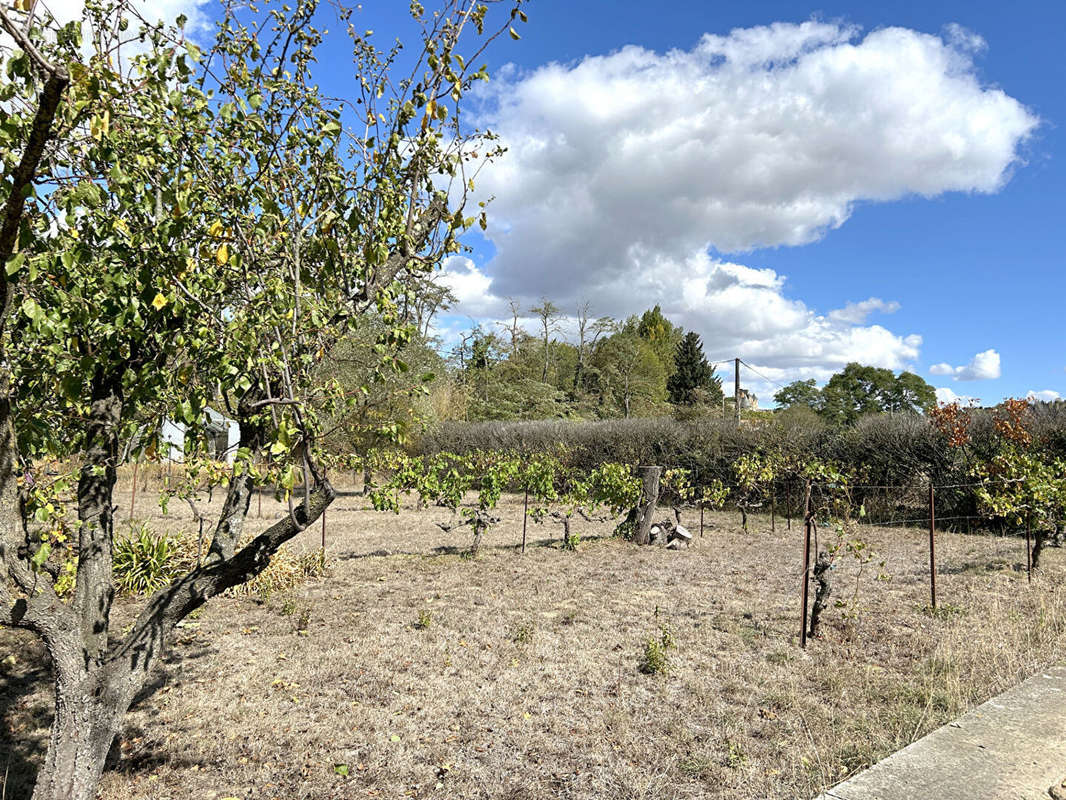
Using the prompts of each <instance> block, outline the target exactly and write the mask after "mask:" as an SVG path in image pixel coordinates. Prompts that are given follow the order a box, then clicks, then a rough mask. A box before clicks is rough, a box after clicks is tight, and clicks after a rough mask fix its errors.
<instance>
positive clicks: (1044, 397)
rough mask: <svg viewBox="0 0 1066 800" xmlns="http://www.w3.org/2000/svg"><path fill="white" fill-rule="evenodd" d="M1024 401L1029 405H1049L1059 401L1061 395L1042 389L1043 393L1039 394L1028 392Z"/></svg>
mask: <svg viewBox="0 0 1066 800" xmlns="http://www.w3.org/2000/svg"><path fill="white" fill-rule="evenodd" d="M1025 399H1026V400H1028V401H1029V402H1030V403H1034V402H1039V403H1051V402H1054V401H1055V400H1061V399H1062V395H1060V394H1059V393H1058V392H1056V391H1054V390H1052V389H1044V390H1043V391H1039V392H1029V394H1027V395H1026V396H1025Z"/></svg>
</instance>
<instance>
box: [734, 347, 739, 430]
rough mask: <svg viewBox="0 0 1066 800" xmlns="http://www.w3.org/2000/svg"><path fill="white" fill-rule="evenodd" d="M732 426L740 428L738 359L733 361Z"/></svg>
mask: <svg viewBox="0 0 1066 800" xmlns="http://www.w3.org/2000/svg"><path fill="white" fill-rule="evenodd" d="M733 364H734V369H733V406H734V407H733V424H734V425H736V426H737V427H738V428H739V427H740V359H739V358H736V359H733Z"/></svg>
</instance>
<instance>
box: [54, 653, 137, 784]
mask: <svg viewBox="0 0 1066 800" xmlns="http://www.w3.org/2000/svg"><path fill="white" fill-rule="evenodd" d="M54 669H55V673H56V678H55V694H56V697H55V717H54V718H53V720H52V733H51V738H50V740H49V743H48V752H47V754H46V755H45V760H44V763H43V764H41V767H40V769H39V771H38V778H37V785H36V787H35V788H34V791H33V800H92V798H94V797H96V788H97V784H98V782H99V780H100V775H101V774H102V773H103V769H104V764H105V762H106V760H107V753H108V751H109V750H110V749H111V743H112V742H113V741H114V739H115V736H116V734H117V733H118V729H119V725H120V724H121V720H122V717H123V716H124V715H125V713H126V711H127V709H128V708H129V704H130V700H129V699H126V698H123V697H115V696H114V695H113V693H112V692H111V691H109V687H107V686H106V685H104V684H102V683H101V681H100V680H99V678H98V677H97V676H95V675H94V674H92V673H90V672H88V671H86V670H84V669H82V668H81V667H80V666H79V665H76V664H65V665H62V666H61V665H60V664H59V663H58V662H57V663H56V664H55V666H54Z"/></svg>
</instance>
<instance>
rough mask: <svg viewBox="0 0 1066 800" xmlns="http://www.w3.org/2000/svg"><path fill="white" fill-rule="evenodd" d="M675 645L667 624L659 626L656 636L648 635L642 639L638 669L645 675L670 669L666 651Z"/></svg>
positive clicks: (657, 673) (659, 673) (658, 673)
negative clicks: (642, 648)
mask: <svg viewBox="0 0 1066 800" xmlns="http://www.w3.org/2000/svg"><path fill="white" fill-rule="evenodd" d="M675 647H677V641H676V640H675V639H674V634H673V631H672V630H670V626H669V625H660V626H659V635H658V636H649V637H648V638H647V639H646V640H645V641H644V655H643V657H642V658H641V660H640V667H639V669H640V671H641V672H643V673H644V674H645V675H661V674H663V673H665V672H668V671H669V669H670V657H669V653H668V651H669V650H671V649H673V648H675Z"/></svg>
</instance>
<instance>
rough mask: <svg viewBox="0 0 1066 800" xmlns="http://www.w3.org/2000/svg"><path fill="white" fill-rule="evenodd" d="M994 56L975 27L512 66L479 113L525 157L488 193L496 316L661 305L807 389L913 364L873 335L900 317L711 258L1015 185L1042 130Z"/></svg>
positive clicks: (912, 346)
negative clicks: (984, 58)
mask: <svg viewBox="0 0 1066 800" xmlns="http://www.w3.org/2000/svg"><path fill="white" fill-rule="evenodd" d="M982 47H983V43H982V42H981V40H980V37H977V36H976V35H974V34H970V33H968V32H966V31H965V30H963V29H962V28H958V27H952V28H949V29H947V30H946V32H945V34H944V36H943V37H940V36H934V35H929V34H925V33H919V32H916V31H913V30H907V29H902V28H885V29H881V30H877V31H873V32H871V33H869V34H866V35H865V36H863V35H861V34H860V32H859V31H858V30H857V29H856V28H853V27H848V26H843V25H836V24H827V23H820V22H806V23H803V24H799V25H796V24H786V23H777V24H774V25H770V26H765V27H758V28H750V29H745V30H735V31H733V32H731V33H729V34H728V35H724V36H714V35H705V36H704V37H703V38H702V39H701V40H700V41H699V43H698V44H697V45H696V46H694V47H693V48H692V49H689V50H671V51H669V52H665V53H658V52H653V51H651V50H647V49H644V48H641V47H636V46H629V47H624V48H622V49H621V50H618V51H616V52H613V53H611V54H608V55H600V56H589V57H586V58H584V59H581V60H580V61H577V62H574V63H568V64H560V63H551V64H547V65H544V66H542V67H539V68H537V69H534V70H531V71H525V72H523V71H519V70H518V69H515V68H511V69H509V70H504V71H503V73H502V74H501V75H498V76H496V79H495V80H494V81H493V83H491V84H489V85H488V88H487V89H486V90H485V92H484V94H483V96H482V98H481V99H482V101H483V105H482V107H481V108H480V109H479V115H480V118H479V120H478V121H479V123H482V124H484V125H486V126H488V127H491V128H492V129H493V131H494V132H496V133H497V134H499V136H500V137H501V141H502V143H503V144H504V145H505V146H506V147H507V148H508V152H507V154H506V156H505V157H503V158H502V159H500V160H499V161H498V162H496V163H495V164H493V165H491V167H489V168H488V169H486V170H485V171H484V172H483V173H482V175H481V177H480V178H479V187H478V191H479V193H483V195H484V196H486V197H487V196H493V197H494V198H495V199H494V201H493V203H492V204H491V206H490V213H489V227H488V230H487V232H486V236H487V238H488V239H489V240H490V242H491V244H492V245H493V246H494V248H495V255H494V256H493V258H492V259H491V260H490V261H489V262H488V263H487V264H481V265H479V267H478V271H479V275H481V276H484V277H486V278H487V279H488V284H487V285H484V282H483V281H482V282H481V283H479V292H480V296H481V300H479V301H478V302H479V304H480V305H479V307H480V308H482V309H485V308H487V307H489V306H491V304H492V302H493V301H492V300H491V298H496V301H497V302H498V301H499V299H500V298H504V297H514V298H516V299H519V300H520V301H521V302H522V303H523V304H525V305H531V304H533V303H534V302H536V300H537V299H538V298H540V297H541V296H547V297H549V298H551V299H552V300H553V301H555V302H556V303H557V304H559V305H560V306H562V307H564V308H568V309H576V308H577V307H578V305H580V304H581V303H582V302H583V301H585V300H591V301H592V302H593V304H594V306H595V312H596V313H598V314H611V315H614V316H625V315H627V314H630V313H634V312H638V311H640V310H642V309H644V308H647V307H649V306H651V305H653V304H655V303H660V304H662V306H663V310H664V312H666V313H667V314H672V315H679V317H680V319H678V321H680V322H682V324H684V325H685V326H686V327H687V328H690V329H694V330H696V331H698V332H699V333H701V334H702V335H703V336H704V339H705V341H706V343H707V345H708V350H709V351H713V352H714V353H716V354H720V355H722V356H723V357H725V356H728V355H733V354H734V352H735V350H736V348H738V347H741V346H743V347H746V348H751V349H750V350H745V351H744V354H745V355H747V356H748V357H751V358H759V359H760V360H761V363H762V364H763V365H764V366H766V367H773V368H781V369H790V370H793V372H791V373H789V374H790V375H796V374H802V375H803V376H804V377H807V376H809V377H816V376H817V375H818V374H822V373H826V370H829V371H830V372H831V371H833V369H834V368H837V367H839V366H840V365H841V364H842V363H846V362H847V360H859V361H863V362H864V363H878V364H880V365H882V366H889V367H892V368H900V367H901V366H903V365H905V364H906V363H907V362H908V361H910V360H913V359H914V358H915V357H916V356H917V353H918V348H919V346H920V344H921V339H920V337H918V336H916V335H914V334H909V335H899V334H895V333H893V332H891V331H889V330H888V329H886V328H884V327H882V326H879V325H866V321H867V318H868V316H869V315H870V314H872V313H874V312H881V313H891V312H892V311H894V310H896V308H898V305H897V304H895V303H893V302H889V301H884V300H881V299H879V298H869V299H867V300H862V301H859V302H854V303H849V304H847V305H846V306H845V307H844V308H840V309H835V310H830V311H828V312H823V313H821V314H820V313H818V312H817V311H816V310H814V309H811V308H809V307H808V306H807V305H806V304H804V303H803V302H802V301H801V300H800V299H797V298H794V297H789V296H788V295H787V293H786V292H785V290H784V284H785V279H784V276H781V275H778V274H775V273H774V272H773V271H771V270H764V269H758V268H753V267H749V266H745V265H742V264H738V263H734V262H733V261H730V260H726V259H724V258H722V257H720V256H716V255H715V254H716V253H718V254H722V253H727V252H739V251H748V250H752V249H755V248H758V247H766V246H780V245H801V244H805V243H809V242H812V241H815V240H817V239H818V238H820V237H821V236H823V235H824V234H825V233H826V231H828V230H830V229H832V228H835V227H838V226H840V225H841V224H843V223H844V222H845V221H846V220H847V219H848V217H849V216H850V214H851V213H852V210H853V208H854V206H855V204H856V203H859V202H864V201H867V202H868V201H881V202H883V201H891V200H894V199H897V198H900V197H904V196H908V195H915V194H917V195H923V196H927V197H933V196H937V195H941V194H943V193H945V192H985V193H987V192H995V191H997V190H998V189H999V188H1000V187H1001V186H1002V185H1003V184H1004V183H1005V182H1006V181H1007V180H1008V178H1009V176H1010V174H1011V170H1012V168H1013V167H1014V166H1015V165H1016V164H1018V163H1020V161H1021V160H1022V147H1023V145H1024V143H1025V141H1026V140H1027V139H1028V137H1029V136H1030V135H1031V133H1032V132H1033V130H1034V128H1035V127H1036V126H1037V125H1038V123H1039V120H1038V119H1037V118H1036V117H1035V116H1034V115H1033V114H1032V113H1031V112H1030V111H1029V110H1027V109H1026V108H1025V107H1024V106H1023V105H1022V104H1021V103H1020V102H1018V101H1017V100H1015V99H1014V98H1012V97H1010V96H1008V95H1007V94H1005V93H1004V92H1003V91H1001V90H999V89H996V88H993V87H990V86H987V85H985V84H983V83H982V81H981V80H980V79H979V77H978V75H977V71H976V67H975V65H974V62H973V58H974V55H975V53H976V52H978V51H979V50H980V49H981V48H982ZM467 279H468V280H471V281H472V280H474V278H472V277H469V276H468V278H467ZM460 310H462V309H460ZM801 368H802V369H803V370H806V372H802V371H801ZM797 371H799V372H797Z"/></svg>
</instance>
